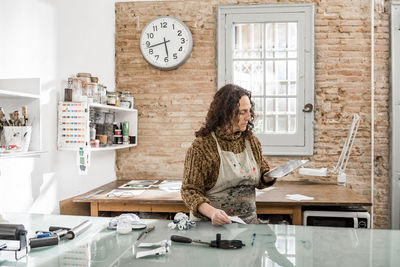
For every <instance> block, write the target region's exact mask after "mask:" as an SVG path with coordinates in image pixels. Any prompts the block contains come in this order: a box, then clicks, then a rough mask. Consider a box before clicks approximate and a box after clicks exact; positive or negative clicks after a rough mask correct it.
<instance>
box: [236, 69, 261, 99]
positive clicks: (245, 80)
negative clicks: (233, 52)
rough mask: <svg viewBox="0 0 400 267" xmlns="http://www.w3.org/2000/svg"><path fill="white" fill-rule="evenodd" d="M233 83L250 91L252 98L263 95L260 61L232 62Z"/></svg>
mask: <svg viewBox="0 0 400 267" xmlns="http://www.w3.org/2000/svg"><path fill="white" fill-rule="evenodd" d="M233 81H234V83H235V84H237V85H239V86H241V87H243V88H245V89H247V90H249V91H251V93H252V95H253V96H260V95H263V92H264V90H263V88H264V85H263V84H264V78H263V66H262V62H261V61H234V62H233Z"/></svg>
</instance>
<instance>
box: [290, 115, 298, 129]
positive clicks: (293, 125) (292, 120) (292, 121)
mask: <svg viewBox="0 0 400 267" xmlns="http://www.w3.org/2000/svg"><path fill="white" fill-rule="evenodd" d="M296 131H297V129H296V116H295V115H290V116H289V132H290V133H295V132H296Z"/></svg>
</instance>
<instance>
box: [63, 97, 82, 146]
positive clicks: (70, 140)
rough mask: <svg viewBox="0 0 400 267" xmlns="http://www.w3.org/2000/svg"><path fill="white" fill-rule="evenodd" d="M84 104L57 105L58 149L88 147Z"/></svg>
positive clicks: (65, 103)
mask: <svg viewBox="0 0 400 267" xmlns="http://www.w3.org/2000/svg"><path fill="white" fill-rule="evenodd" d="M86 105H87V104H86V103H76V102H60V103H59V104H58V141H57V146H58V148H78V147H83V146H86V145H88V137H89V135H88V133H89V130H88V129H89V127H88V112H87V106H86Z"/></svg>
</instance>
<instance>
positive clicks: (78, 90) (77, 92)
mask: <svg viewBox="0 0 400 267" xmlns="http://www.w3.org/2000/svg"><path fill="white" fill-rule="evenodd" d="M71 86H72V88H71V89H72V101H73V102H81V101H82V94H83V92H82V81H81V80H79V79H78V78H73V79H72V84H71Z"/></svg>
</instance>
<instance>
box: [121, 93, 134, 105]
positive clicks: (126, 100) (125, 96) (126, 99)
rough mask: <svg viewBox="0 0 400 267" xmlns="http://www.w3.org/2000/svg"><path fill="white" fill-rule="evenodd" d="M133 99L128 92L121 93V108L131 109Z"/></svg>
mask: <svg viewBox="0 0 400 267" xmlns="http://www.w3.org/2000/svg"><path fill="white" fill-rule="evenodd" d="M132 105H133V97H132V96H131V93H130V92H128V91H125V92H122V93H121V108H133V106H132Z"/></svg>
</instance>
